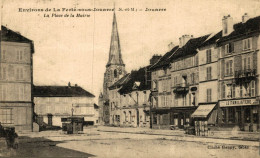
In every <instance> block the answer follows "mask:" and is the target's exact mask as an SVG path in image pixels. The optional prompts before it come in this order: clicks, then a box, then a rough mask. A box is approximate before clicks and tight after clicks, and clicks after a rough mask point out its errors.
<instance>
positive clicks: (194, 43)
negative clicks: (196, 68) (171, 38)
mask: <svg viewBox="0 0 260 158" xmlns="http://www.w3.org/2000/svg"><path fill="white" fill-rule="evenodd" d="M219 34H220V33H218V34H217V37H218V36H219ZM209 36H210V35H205V36H201V37H198V38H192V39H190V40H189V41H188V42H187V43H186V44H185V45H184V46H183V47H181V48H179V46H176V47H174V48H173V49H172V50H171V51H169V52H167V53H166V54H165V55H164V56H163V57H162V58H161V59H160V60H159V62H157V63H156V64H154V65H153V66H152V67H151V68H150V69H151V70H154V69H158V68H163V67H167V66H169V65H170V63H171V62H172V61H174V60H176V59H178V58H180V57H185V56H189V55H192V54H196V53H197V48H199V46H201V44H203V42H205V40H206V39H207V38H208V37H209ZM214 38H215V36H214ZM212 40H213V41H214V39H209V40H208V41H209V42H212Z"/></svg>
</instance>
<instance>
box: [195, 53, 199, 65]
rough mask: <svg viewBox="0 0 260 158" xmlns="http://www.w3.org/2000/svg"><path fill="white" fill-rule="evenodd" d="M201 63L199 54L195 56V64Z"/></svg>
mask: <svg viewBox="0 0 260 158" xmlns="http://www.w3.org/2000/svg"><path fill="white" fill-rule="evenodd" d="M198 65H199V57H198V55H196V56H195V66H198Z"/></svg>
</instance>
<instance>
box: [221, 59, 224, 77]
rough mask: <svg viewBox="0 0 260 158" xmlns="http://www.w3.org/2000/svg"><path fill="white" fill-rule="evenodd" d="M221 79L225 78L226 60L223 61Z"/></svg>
mask: <svg viewBox="0 0 260 158" xmlns="http://www.w3.org/2000/svg"><path fill="white" fill-rule="evenodd" d="M220 66H221V70H220V71H221V79H223V78H224V74H225V62H224V59H222V60H221V65H220Z"/></svg>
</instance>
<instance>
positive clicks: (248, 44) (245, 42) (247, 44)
mask: <svg viewBox="0 0 260 158" xmlns="http://www.w3.org/2000/svg"><path fill="white" fill-rule="evenodd" d="M251 48H252V38H247V39H244V40H243V50H249V49H251Z"/></svg>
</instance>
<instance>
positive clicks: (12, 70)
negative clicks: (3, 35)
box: [0, 41, 33, 132]
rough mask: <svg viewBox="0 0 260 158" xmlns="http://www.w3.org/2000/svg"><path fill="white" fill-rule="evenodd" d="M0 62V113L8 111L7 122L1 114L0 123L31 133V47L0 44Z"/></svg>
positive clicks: (16, 44)
mask: <svg viewBox="0 0 260 158" xmlns="http://www.w3.org/2000/svg"><path fill="white" fill-rule="evenodd" d="M0 59H1V61H0V111H1V112H0V113H1V114H3V111H4V112H7V111H8V112H7V113H8V114H7V115H8V116H7V117H8V120H9V121H8V122H6V120H5V119H4V118H6V117H5V116H4V115H3V116H2V115H1V116H0V122H1V123H2V125H3V126H14V127H15V129H16V131H17V132H19V131H31V130H32V115H33V112H32V98H31V86H32V83H31V77H32V76H31V45H30V44H29V43H18V42H5V41H1V58H0Z"/></svg>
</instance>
